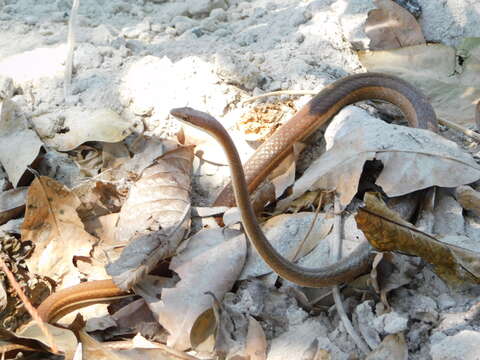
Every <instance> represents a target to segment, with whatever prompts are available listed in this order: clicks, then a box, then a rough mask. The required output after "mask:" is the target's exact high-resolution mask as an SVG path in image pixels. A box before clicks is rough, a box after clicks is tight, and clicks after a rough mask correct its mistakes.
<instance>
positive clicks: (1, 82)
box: [0, 75, 15, 100]
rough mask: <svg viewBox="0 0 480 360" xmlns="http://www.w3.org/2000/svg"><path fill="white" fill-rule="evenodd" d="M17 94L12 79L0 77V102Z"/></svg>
mask: <svg viewBox="0 0 480 360" xmlns="http://www.w3.org/2000/svg"><path fill="white" fill-rule="evenodd" d="M14 92H15V86H14V85H13V80H12V78H10V77H8V76H5V75H0V100H2V99H9V98H11V97H12V96H13V93H14Z"/></svg>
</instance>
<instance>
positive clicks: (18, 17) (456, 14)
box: [0, 0, 480, 360]
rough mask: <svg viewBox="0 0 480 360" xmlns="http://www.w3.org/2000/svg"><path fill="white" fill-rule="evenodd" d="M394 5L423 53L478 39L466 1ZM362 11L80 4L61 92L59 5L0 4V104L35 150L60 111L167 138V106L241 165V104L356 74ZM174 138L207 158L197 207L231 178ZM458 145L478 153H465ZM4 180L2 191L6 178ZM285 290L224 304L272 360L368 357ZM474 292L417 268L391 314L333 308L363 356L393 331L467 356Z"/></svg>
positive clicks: (242, 294)
mask: <svg viewBox="0 0 480 360" xmlns="http://www.w3.org/2000/svg"><path fill="white" fill-rule="evenodd" d="M405 7H406V8H407V9H409V10H411V11H412V12H413V13H415V14H416V16H417V17H418V22H419V24H420V25H421V28H422V30H423V33H424V35H425V38H426V40H427V41H428V42H440V43H444V44H447V45H452V46H455V45H457V44H458V43H459V42H460V41H461V40H462V39H463V38H465V37H471V36H475V35H476V34H477V31H478V30H477V29H478V28H479V26H480V24H479V22H480V20H479V19H480V17H479V16H478V15H479V13H480V7H479V5H478V3H477V2H476V1H474V0H468V1H462V2H458V1H450V0H419V1H418V3H416V2H413V1H410V2H409V1H407V4H406V5H405ZM373 8H375V4H374V3H373V2H372V1H363V0H355V1H347V0H315V1H306V0H304V1H294V0H278V1H264V0H252V1H239V0H231V1H225V0H202V1H195V0H185V1H159V0H151V1H148V0H138V1H121V0H111V1H94V0H82V1H80V6H79V17H78V24H77V27H76V43H77V48H76V50H75V54H74V73H73V77H72V84H71V86H70V88H68V89H67V91H66V93H65V89H64V64H65V54H66V39H67V32H68V20H69V14H70V11H71V3H70V1H65V0H45V1H40V2H39V1H34V0H0V75H2V76H3V77H9V78H11V79H12V80H13V84H10V83H8V82H7V83H5V84H6V85H2V88H0V94H1V93H2V91H4V93H6V94H8V95H13V100H14V101H15V103H17V104H18V105H19V106H20V107H21V109H22V111H23V113H24V114H25V116H26V117H27V118H28V119H31V122H32V124H33V126H34V127H38V129H37V132H38V133H39V135H40V137H41V138H42V139H55V137H56V136H58V132H56V129H57V128H58V124H59V122H62V121H64V120H65V116H68V114H69V112H68V111H69V110H71V109H75V111H78V112H80V113H81V114H83V115H82V116H84V118H85V121H88V117H89V116H91V114H93V113H94V112H95V111H96V110H98V109H111V110H113V111H114V112H115V113H117V114H119V115H120V117H121V118H122V119H124V120H126V121H128V123H129V125H130V126H131V128H132V129H133V132H134V133H136V134H141V133H144V134H146V135H149V136H155V137H159V138H165V137H168V136H171V135H174V134H176V133H177V132H178V130H179V126H180V125H179V123H178V122H177V121H176V120H175V119H174V118H173V117H171V116H170V115H169V111H170V109H171V108H174V107H183V106H190V107H193V108H196V109H199V110H203V111H206V112H208V113H210V114H212V115H213V116H215V117H217V118H219V119H221V121H222V123H223V124H224V125H225V126H226V127H227V128H229V129H230V130H231V131H232V133H234V134H237V136H235V142H236V145H237V146H238V148H239V149H240V152H241V156H242V157H243V158H244V159H246V158H248V156H249V155H251V154H252V153H253V151H254V148H253V147H252V146H251V145H252V143H251V142H247V141H245V137H244V135H243V134H241V133H240V132H239V131H238V129H237V127H236V122H237V120H238V119H239V118H241V117H242V115H244V114H245V113H247V112H248V111H249V110H250V109H251V106H252V105H243V104H242V101H243V100H245V99H247V98H248V97H250V96H252V95H258V94H261V93H264V92H268V91H275V90H285V89H289V90H320V89H321V88H322V87H323V86H325V85H326V84H328V83H330V82H332V81H333V80H335V79H338V78H341V77H343V76H345V75H347V74H351V73H356V72H361V71H362V69H363V68H362V65H361V63H360V61H359V59H358V56H357V52H356V50H360V49H366V48H368V43H369V39H368V38H367V37H366V36H365V34H364V32H363V24H364V22H365V19H366V17H367V13H368V11H369V10H371V9H373ZM282 99H283V98H282ZM285 99H286V98H285ZM307 100H308V97H306V96H305V97H300V98H298V99H295V100H294V101H292V104H291V107H290V108H288V107H286V108H283V109H282V114H281V117H282V119H283V120H286V119H288V118H289V117H290V116H291V115H292V114H293V113H294V112H295V109H299V108H300V107H301V106H302V105H303V104H304V103H305V102H306V101H307ZM65 114H67V115H65ZM62 119H63V120H62ZM67 120H68V119H67ZM471 125H472V126H471V128H473V123H472V124H471ZM185 131H186V135H187V137H188V138H189V139H190V140H189V141H191V142H196V143H198V147H197V149H196V151H197V152H198V151H203V153H204V155H203V157H204V159H206V160H207V161H206V162H200V161H199V160H198V159H196V160H195V162H194V164H195V165H194V166H195V168H194V179H193V186H194V197H193V205H194V206H207V205H209V204H210V203H211V202H212V200H213V199H214V196H215V193H216V192H217V191H218V190H219V189H220V188H221V186H223V184H224V183H225V182H226V181H227V180H228V177H229V175H228V169H227V168H226V167H225V166H216V165H215V163H224V162H225V159H224V157H223V155H222V154H221V152H220V151H219V148H218V147H217V146H216V145H214V144H212V143H211V142H210V141H209V140H208V139H207V138H206V137H205V136H204V135H203V134H201V133H199V132H196V131H194V130H190V129H186V130H185ZM239 134H240V135H239ZM455 136H456V140H457V142H458V143H460V144H462V145H463V146H465V147H468V146H470V150H472V149H473V150H472V152H474V151H475V149H476V147H475V146H476V145H475V144H473V145H472V144H471V143H469V142H468V141H467V140H466V139H465V138H464V137H462V136H458V135H455ZM90 139H91V140H95V139H94V136H92V137H91V138H90ZM46 151H47V154H49V156H50V157H51V159H52V160H51V166H50V167H49V168H48V169H47V170H45V172H46V174H48V175H49V176H51V177H54V178H56V179H57V180H60V181H61V182H63V183H64V184H65V185H67V186H69V187H75V186H76V185H78V184H79V183H80V181H81V180H82V179H83V177H82V176H80V174H79V171H78V168H77V167H76V166H75V164H74V163H73V161H72V160H70V159H69V158H68V157H65V156H64V155H63V153H62V152H61V151H59V149H58V147H55V146H54V145H52V143H50V145H49V146H47V147H46ZM1 177H2V180H0V185H1V187H2V189H3V190H6V189H7V188H8V180H7V179H6V175H5V174H2V176H1ZM445 209H446V210H445V212H444V214H448V216H449V221H450V222H451V223H452V224H456V225H451V226H450V228H455V227H457V228H462V231H463V230H464V229H463V228H464V227H466V226H467V225H465V222H467V223H469V224H470V227H469V230H468V231H470V233H469V234H473V235H472V238H476V239H478V236H477V234H478V225H477V223H476V222H475V221H476V220H475V221H473V220H467V221H466V220H465V219H464V217H463V215H462V212H461V210H460V212H458V211H457V212H455V211H453V210H452V207H448V206H447V205H445ZM453 209H455V208H454V207H453ZM439 211H440V210H439ZM292 289H294V290H292ZM296 291H298V289H297V288H296V287H290V286H289V285H288V284H285V285H284V286H283V287H282V288H280V289H277V288H275V287H271V286H269V285H268V282H264V281H259V280H244V281H242V282H241V284H240V285H239V286H238V288H237V289H236V292H235V293H229V294H228V296H226V298H225V300H224V302H225V304H226V305H228V306H230V307H232V308H235V309H236V310H237V311H240V312H244V313H248V314H251V315H252V316H257V317H259V318H261V319H263V320H262V321H261V322H260V323H261V325H262V327H263V329H264V331H265V334H266V337H267V340H268V342H269V353H268V359H269V360H270V359H271V360H273V359H293V358H298V359H300V358H302V359H310V358H313V357H308V355H306V354H308V349H309V347H311V344H312V342H313V341H314V340H315V339H317V342H318V347H319V348H322V349H325V350H327V351H328V352H329V353H330V354H331V358H332V359H352V358H356V357H359V358H363V357H364V356H365V355H364V354H362V353H361V352H360V351H359V349H358V348H357V347H356V346H355V344H354V343H353V341H352V340H351V338H350V337H349V336H348V335H347V333H346V330H345V328H344V326H343V325H342V323H341V322H340V321H339V316H338V314H337V312H336V310H335V308H334V307H328V306H327V307H326V311H321V312H317V311H312V309H309V308H308V307H305V306H303V307H302V306H300V305H301V304H300V302H299V300H298V299H299V297H298V296H295V292H296ZM478 292H479V288H478V287H475V286H470V287H467V288H465V289H463V290H452V289H450V288H449V287H448V286H446V285H445V283H444V282H443V281H442V280H440V278H438V277H437V276H436V275H435V274H434V273H433V272H432V270H431V269H430V268H429V267H428V266H427V267H422V268H421V271H418V273H416V274H415V275H414V276H413V277H412V280H411V281H410V282H409V283H408V284H407V285H406V286H404V287H401V288H399V289H396V290H394V291H393V292H392V293H391V294H390V295H389V299H390V305H391V307H392V311H390V312H388V311H386V309H384V308H383V306H384V305H383V304H382V303H381V301H380V300H379V299H378V298H371V299H370V300H368V301H363V299H362V297H361V296H358V294H356V295H355V294H354V295H353V296H350V295H345V300H344V301H345V304H346V308H347V312H348V313H353V318H354V325H355V327H357V328H358V329H360V333H361V334H362V335H363V336H364V337H365V339H366V342H367V344H368V345H369V346H370V347H372V348H376V347H377V346H378V345H379V344H380V342H381V340H382V339H383V338H384V337H385V336H386V335H391V334H392V335H393V334H395V336H397V335H398V334H404V338H405V341H406V344H407V347H408V352H409V355H408V358H409V359H428V358H432V359H436V360H439V359H476V358H477V356H478V355H475V354H478V353H479V352H480V348H479V344H480V341H479V340H480V324H479V320H478V314H477V308H478V302H477V297H478ZM311 293H312V294H309V295H310V297H314V296H315V295H318V294H316V293H315V292H314V291H311ZM307 294H308V291H307ZM299 304H300V305H299ZM265 314H268V315H265ZM401 341H403V340H398V342H401ZM289 351H290V352H289ZM302 354H303V355H302ZM301 355H302V356H305V357H301ZM371 356H372V357H369V358H370V359H373V358H386V357H381V356H382V355H377V356H380V357H373V355H371ZM317 358H321V357H317Z"/></svg>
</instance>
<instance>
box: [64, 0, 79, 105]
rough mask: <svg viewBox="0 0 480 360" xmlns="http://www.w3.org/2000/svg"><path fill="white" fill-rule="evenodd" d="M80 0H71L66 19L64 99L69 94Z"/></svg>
mask: <svg viewBox="0 0 480 360" xmlns="http://www.w3.org/2000/svg"><path fill="white" fill-rule="evenodd" d="M79 5H80V0H73V5H72V11H71V12H70V20H69V21H68V36H67V60H66V61H65V79H64V82H63V92H64V96H65V99H66V98H67V97H68V95H69V94H70V85H71V84H72V69H73V52H74V49H75V28H76V25H77V14H78V7H79Z"/></svg>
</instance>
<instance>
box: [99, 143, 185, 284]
mask: <svg viewBox="0 0 480 360" xmlns="http://www.w3.org/2000/svg"><path fill="white" fill-rule="evenodd" d="M192 161H193V147H192V146H187V147H179V148H178V149H175V150H172V151H169V152H168V153H166V154H165V155H163V156H162V157H161V158H160V159H158V160H157V162H156V163H155V164H154V165H152V166H150V167H149V168H147V169H145V170H144V171H143V174H142V177H141V178H140V180H138V181H137V182H136V183H135V185H134V186H133V187H132V188H131V189H130V192H129V194H128V198H127V200H126V202H125V204H124V205H123V207H122V210H121V212H120V217H119V220H118V226H117V231H116V238H117V241H118V242H129V245H128V246H127V247H126V248H125V249H124V251H123V253H122V255H121V256H120V258H119V259H118V260H117V261H115V262H114V263H112V264H110V265H109V266H108V268H107V271H108V273H109V274H110V275H111V276H112V277H113V278H114V281H115V283H116V284H117V285H118V286H119V287H120V288H122V289H129V288H131V287H132V286H133V285H134V284H136V283H137V282H138V281H139V280H140V279H141V278H142V277H143V276H144V275H145V274H147V273H148V272H149V271H150V270H151V269H152V267H153V266H155V265H156V264H157V263H158V261H160V260H161V259H164V258H166V257H169V256H171V255H172V254H173V252H174V251H175V250H176V249H177V247H178V245H179V243H180V241H182V240H183V237H184V236H185V234H186V233H187V232H188V230H189V228H190V182H191V176H190V172H191V168H192Z"/></svg>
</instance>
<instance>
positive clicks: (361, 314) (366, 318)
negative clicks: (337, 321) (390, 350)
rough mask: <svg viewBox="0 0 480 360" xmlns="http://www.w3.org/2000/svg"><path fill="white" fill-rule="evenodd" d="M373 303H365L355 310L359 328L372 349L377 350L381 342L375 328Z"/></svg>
mask: <svg viewBox="0 0 480 360" xmlns="http://www.w3.org/2000/svg"><path fill="white" fill-rule="evenodd" d="M372 303H373V302H372V301H364V302H363V303H361V304H360V305H358V306H357V307H356V308H355V312H354V317H355V318H356V319H357V323H358V328H359V330H360V333H361V334H362V336H363V338H364V339H365V341H366V342H367V344H368V346H370V348H372V349H375V348H376V347H377V346H378V345H380V343H381V340H380V336H379V334H378V331H377V330H376V329H375V327H374V321H375V315H374V314H373V311H372V307H371V306H372V305H371V304H372Z"/></svg>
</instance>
